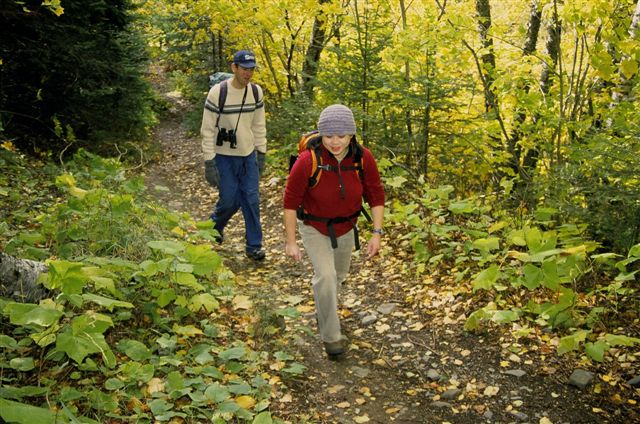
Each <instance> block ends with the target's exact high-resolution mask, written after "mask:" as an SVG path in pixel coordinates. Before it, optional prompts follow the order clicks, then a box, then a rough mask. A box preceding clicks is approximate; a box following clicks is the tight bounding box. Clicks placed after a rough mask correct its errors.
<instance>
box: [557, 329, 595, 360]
mask: <svg viewBox="0 0 640 424" xmlns="http://www.w3.org/2000/svg"><path fill="white" fill-rule="evenodd" d="M589 333H590V331H587V330H579V331H576V332H575V333H573V334H570V335H568V336H565V337H563V338H561V339H560V343H558V354H559V355H563V354H565V353H567V352H571V351H574V350H578V348H579V347H580V343H582V342H584V341H585V339H586V338H587V335H588V334H589Z"/></svg>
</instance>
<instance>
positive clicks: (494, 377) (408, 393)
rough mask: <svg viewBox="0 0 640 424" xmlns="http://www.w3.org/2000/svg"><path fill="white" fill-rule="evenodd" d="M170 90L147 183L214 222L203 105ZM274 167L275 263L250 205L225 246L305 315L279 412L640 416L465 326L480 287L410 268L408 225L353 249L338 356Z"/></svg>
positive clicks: (405, 419) (330, 419)
mask: <svg viewBox="0 0 640 424" xmlns="http://www.w3.org/2000/svg"><path fill="white" fill-rule="evenodd" d="M162 94H163V96H164V97H165V98H166V99H167V100H168V101H169V103H170V104H171V105H172V106H171V108H170V109H169V110H168V111H167V112H166V113H165V114H164V116H163V117H162V120H161V122H160V123H159V125H158V126H157V128H156V130H155V135H154V137H155V142H156V143H157V147H158V149H159V151H158V157H157V158H155V159H156V160H154V161H153V162H152V163H150V164H149V165H148V167H147V169H146V175H145V177H146V181H147V185H148V187H149V188H150V190H151V191H152V192H153V193H155V195H156V196H157V197H158V198H159V199H160V200H161V202H162V203H163V204H164V205H165V206H167V207H168V208H170V209H173V210H175V211H179V212H188V213H189V214H190V215H191V216H192V217H193V218H194V219H196V220H205V219H207V217H208V216H209V214H210V213H211V211H212V209H213V205H214V202H215V200H216V196H217V193H216V191H215V190H213V189H211V188H210V187H209V186H208V185H207V184H206V182H205V180H204V168H203V163H202V159H201V154H200V139H199V137H197V136H195V135H189V134H187V132H186V130H185V129H184V127H183V126H182V125H181V122H182V121H183V116H184V113H185V112H186V111H187V110H189V108H191V107H194V106H190V105H188V104H186V103H185V102H184V101H183V100H182V99H181V98H180V96H178V95H177V94H176V93H162ZM195 107H198V108H199V107H200V106H195ZM273 166H274V165H271V164H268V167H267V172H266V173H267V175H266V176H265V177H264V178H263V180H262V182H261V205H262V224H263V230H264V247H265V250H266V252H267V258H266V260H265V261H263V262H260V263H256V262H254V261H252V260H250V259H248V258H246V257H245V255H244V223H243V220H242V215H241V214H240V213H237V214H236V215H235V216H234V218H233V219H232V221H231V222H230V224H229V226H228V228H227V230H226V231H225V241H224V244H222V245H220V246H214V249H216V251H218V252H219V253H220V254H221V256H222V257H223V258H224V260H225V264H226V265H227V267H229V268H230V269H231V270H233V272H234V273H235V274H236V276H237V282H238V287H237V291H238V292H240V293H242V294H245V295H248V296H249V297H250V298H251V299H252V300H253V302H254V304H255V305H265V306H267V307H268V308H270V309H275V308H284V307H296V308H297V309H298V310H299V311H301V312H302V315H301V317H299V318H296V319H293V320H291V319H288V321H287V328H286V330H285V331H286V333H285V334H286V337H284V338H283V340H288V341H289V346H288V347H287V350H288V351H289V352H290V353H292V354H293V355H295V356H296V361H297V362H299V363H302V364H303V365H305V366H306V367H307V370H306V372H305V374H304V375H303V376H302V377H301V378H298V379H292V380H289V381H286V382H284V384H286V385H287V388H288V390H283V393H284V395H283V396H281V397H280V398H279V399H278V398H276V399H274V400H273V403H272V406H271V411H272V413H273V414H274V416H277V417H280V418H281V419H285V420H287V421H288V422H291V423H303V422H305V423H306V422H316V423H403V424H404V423H406V424H409V423H412V424H415V423H445V422H449V423H463V424H471V423H474V424H475V423H482V422H486V423H541V424H542V423H554V424H558V423H571V424H574V423H596V422H612V423H613V422H627V423H630V422H634V421H635V422H639V420H640V415H639V414H638V413H637V410H636V411H635V412H634V410H633V408H631V409H629V408H625V407H624V405H623V407H622V409H616V407H615V405H612V404H610V403H606V402H603V397H602V396H600V397H598V396H596V395H594V394H593V390H591V389H589V388H588V389H584V390H580V389H577V388H576V387H573V386H571V385H569V384H568V380H569V375H570V374H571V373H572V371H573V370H574V368H577V365H575V364H574V363H572V362H570V361H568V360H566V359H564V360H563V359H560V358H558V357H557V356H556V355H555V352H553V351H546V350H545V349H544V346H543V347H542V348H541V347H540V346H538V345H537V344H536V343H535V342H532V341H530V340H529V339H526V338H525V339H524V340H521V342H520V343H518V342H515V343H514V341H513V340H511V339H509V338H503V337H502V335H501V334H499V332H496V333H493V332H491V333H487V334H483V335H471V334H468V333H466V332H464V331H463V325H464V320H465V316H468V314H469V313H470V311H471V308H472V306H473V305H471V302H472V296H471V295H469V294H465V292H464V290H463V289H462V288H461V287H457V285H456V284H455V283H453V282H452V281H449V280H452V278H449V277H448V276H444V275H441V276H437V275H431V276H420V277H417V276H415V275H408V274H407V273H406V272H404V271H403V263H404V261H408V260H409V259H408V258H409V257H410V256H409V252H408V251H406V248H403V245H402V243H401V242H402V240H401V236H402V235H401V234H391V235H387V236H385V241H384V244H383V249H382V254H381V255H380V256H379V257H377V258H375V259H373V260H365V259H363V258H361V257H359V256H358V255H357V254H356V255H355V256H354V259H353V265H352V272H351V276H350V278H349V279H348V280H347V282H346V284H345V286H344V287H343V290H342V292H341V294H340V300H341V303H342V315H343V320H342V321H343V326H344V328H345V332H346V334H347V335H348V336H349V338H350V342H351V346H350V352H349V353H348V354H347V355H346V358H344V359H343V360H340V361H330V360H328V359H327V357H326V356H325V354H324V351H323V348H322V343H321V342H320V340H319V339H318V337H317V328H316V324H315V319H314V314H313V302H312V301H313V296H312V292H311V287H310V283H309V280H310V276H311V267H310V264H309V261H308V260H307V259H306V258H305V260H304V261H303V263H302V264H295V263H293V262H292V261H291V260H289V259H288V258H286V257H285V255H284V247H283V241H284V239H283V226H282V218H281V214H282V210H281V198H282V192H283V189H284V184H285V178H284V177H282V176H280V177H276V176H274V175H276V174H279V175H283V173H282V172H279V173H276V172H274V169H269V167H273ZM283 166H284V165H283ZM365 237H366V236H365ZM405 245H406V243H405ZM416 299H421V301H420V302H417V301H416ZM409 300H411V301H409ZM416 305H421V306H420V307H416ZM305 327H307V328H308V329H309V330H310V331H306V332H305V331H301V329H303V328H305ZM265 348H266V347H265ZM287 392H288V393H289V395H287V394H286V393H287Z"/></svg>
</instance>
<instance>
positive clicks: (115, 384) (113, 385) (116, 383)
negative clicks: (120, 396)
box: [104, 378, 124, 391]
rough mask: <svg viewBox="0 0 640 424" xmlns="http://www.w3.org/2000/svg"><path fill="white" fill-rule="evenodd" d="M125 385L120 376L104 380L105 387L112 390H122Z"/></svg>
mask: <svg viewBox="0 0 640 424" xmlns="http://www.w3.org/2000/svg"><path fill="white" fill-rule="evenodd" d="M123 387H124V382H123V381H122V380H120V379H119V378H109V379H107V381H105V382H104V388H105V389H107V390H110V391H113V390H120V389H122V388H123Z"/></svg>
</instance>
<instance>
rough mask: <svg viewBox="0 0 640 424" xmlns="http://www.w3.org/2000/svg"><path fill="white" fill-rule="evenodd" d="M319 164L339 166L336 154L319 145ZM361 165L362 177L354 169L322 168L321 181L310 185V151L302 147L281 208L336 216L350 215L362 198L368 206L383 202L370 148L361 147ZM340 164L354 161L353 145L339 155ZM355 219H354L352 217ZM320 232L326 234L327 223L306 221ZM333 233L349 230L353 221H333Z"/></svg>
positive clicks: (290, 175)
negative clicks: (342, 189)
mask: <svg viewBox="0 0 640 424" xmlns="http://www.w3.org/2000/svg"><path fill="white" fill-rule="evenodd" d="M320 148H321V150H322V164H323V165H331V166H334V167H338V161H337V160H336V158H335V157H334V156H333V155H332V154H331V153H330V152H329V151H328V150H327V149H325V148H324V146H322V145H321V147H320ZM362 150H363V153H362V168H363V169H364V172H363V175H364V181H361V180H360V176H359V175H358V173H357V172H356V171H351V170H347V171H339V172H332V171H326V170H323V171H322V176H321V177H320V182H319V183H318V184H317V185H316V186H315V187H313V188H309V176H310V175H311V166H312V157H311V155H312V152H311V151H310V150H305V151H304V152H302V153H300V156H299V157H298V160H296V162H295V163H294V165H293V168H291V172H290V174H289V178H288V179H287V186H286V187H285V191H284V208H285V209H298V207H299V206H300V205H302V206H303V207H304V210H305V211H306V212H307V213H308V214H310V215H314V216H317V217H323V218H335V217H347V216H350V215H353V214H354V213H356V212H357V211H358V210H360V207H361V205H362V199H363V198H364V199H365V201H366V202H367V203H368V204H369V206H370V207H374V206H384V188H383V186H382V182H381V181H380V173H379V172H378V166H377V165H376V161H375V159H374V157H373V155H372V154H371V152H370V151H369V149H367V148H365V147H362ZM342 165H343V166H345V167H349V166H352V165H353V149H352V148H351V147H350V151H349V153H348V154H347V156H346V157H345V158H344V159H342ZM340 176H342V181H343V184H344V191H343V192H344V197H343V196H342V195H341V190H340ZM354 223H355V219H354ZM305 224H307V225H311V226H313V227H314V228H316V229H317V230H318V231H320V232H321V233H322V234H325V235H329V231H328V230H327V224H326V223H325V222H318V221H305ZM333 227H334V229H335V232H336V236H337V237H340V236H341V235H344V234H346V233H348V232H349V231H350V230H351V229H352V228H353V225H352V224H351V223H349V222H343V223H336V224H334V225H333Z"/></svg>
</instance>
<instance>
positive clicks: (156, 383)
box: [147, 377, 164, 395]
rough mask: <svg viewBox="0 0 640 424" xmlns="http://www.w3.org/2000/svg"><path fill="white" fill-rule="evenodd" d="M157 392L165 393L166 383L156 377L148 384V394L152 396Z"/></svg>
mask: <svg viewBox="0 0 640 424" xmlns="http://www.w3.org/2000/svg"><path fill="white" fill-rule="evenodd" d="M157 392H164V381H163V380H162V379H161V378H158V377H154V378H152V379H151V380H149V382H148V383H147V393H149V394H150V395H152V394H154V393H157Z"/></svg>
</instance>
